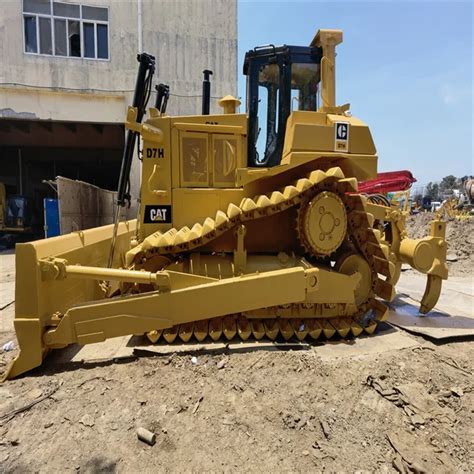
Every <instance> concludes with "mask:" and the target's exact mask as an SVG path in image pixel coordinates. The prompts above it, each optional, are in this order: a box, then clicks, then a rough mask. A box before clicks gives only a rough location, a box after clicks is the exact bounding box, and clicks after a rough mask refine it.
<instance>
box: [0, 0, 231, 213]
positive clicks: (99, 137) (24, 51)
mask: <svg viewBox="0 0 474 474" xmlns="http://www.w3.org/2000/svg"><path fill="white" fill-rule="evenodd" d="M0 38H1V41H0V182H3V183H5V185H6V191H7V195H9V194H23V195H27V196H30V197H32V198H34V199H35V202H36V203H40V202H41V198H42V197H44V196H46V195H47V194H48V192H50V190H49V188H48V187H47V186H46V185H44V184H42V180H49V179H54V178H55V176H56V175H63V176H66V177H69V178H73V179H81V180H84V181H87V182H90V183H93V184H96V185H98V186H101V187H104V188H107V189H115V188H116V184H117V180H118V174H119V169H120V159H121V153H122V146H123V142H124V128H123V121H124V117H125V112H126V108H127V106H128V105H129V104H130V103H131V101H132V95H133V89H134V86H135V78H136V72H137V66H138V63H137V61H136V54H137V53H138V52H141V51H145V52H148V53H149V54H153V55H155V56H156V58H157V70H156V74H155V79H154V83H159V82H164V83H167V84H169V86H170V90H171V97H170V102H169V106H168V113H170V114H173V115H181V114H183V115H188V114H199V113H200V109H201V90H202V87H201V81H202V71H203V69H206V68H207V69H211V70H212V71H213V72H214V75H213V76H212V79H213V83H212V96H213V97H215V98H218V97H221V96H223V95H225V94H234V95H236V94H237V0H176V1H170V0H120V1H118V0H84V4H83V3H81V0H62V1H58V2H56V1H53V0H2V2H1V8H0ZM153 102H154V96H153V95H152V97H151V99H150V104H152V103H153ZM218 110H219V107H218V105H217V99H215V100H213V101H212V107H211V113H212V112H218ZM131 181H132V194H133V195H134V196H135V197H136V196H137V194H138V187H139V162H138V160H135V162H134V167H133V172H132V180H131ZM37 212H39V210H38V209H37Z"/></svg>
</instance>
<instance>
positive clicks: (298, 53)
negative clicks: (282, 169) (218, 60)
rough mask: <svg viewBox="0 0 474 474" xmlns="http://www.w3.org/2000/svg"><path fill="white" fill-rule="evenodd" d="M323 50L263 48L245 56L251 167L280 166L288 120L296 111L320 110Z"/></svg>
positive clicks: (312, 48)
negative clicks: (319, 94)
mask: <svg viewBox="0 0 474 474" xmlns="http://www.w3.org/2000/svg"><path fill="white" fill-rule="evenodd" d="M322 55H323V54H322V48H320V47H317V46H315V47H307V46H286V45H284V46H273V45H268V46H260V47H257V48H255V49H253V50H251V51H248V52H247V53H246V54H245V61H244V74H245V75H246V76H247V113H248V117H249V131H248V166H250V167H271V166H276V165H278V164H280V161H281V157H282V151H283V144H284V139H285V129H286V121H287V119H288V117H289V115H290V113H291V112H292V111H293V110H306V111H316V110H317V109H318V108H319V105H320V104H319V103H318V102H319V97H318V90H319V83H320V62H321V58H322Z"/></svg>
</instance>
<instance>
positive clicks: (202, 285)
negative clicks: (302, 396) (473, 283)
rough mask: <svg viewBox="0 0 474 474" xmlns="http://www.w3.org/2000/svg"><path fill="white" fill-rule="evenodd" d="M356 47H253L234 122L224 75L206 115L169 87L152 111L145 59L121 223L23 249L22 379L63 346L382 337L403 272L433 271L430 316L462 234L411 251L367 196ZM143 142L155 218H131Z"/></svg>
mask: <svg viewBox="0 0 474 474" xmlns="http://www.w3.org/2000/svg"><path fill="white" fill-rule="evenodd" d="M341 42H342V31H339V30H320V31H318V33H317V34H316V36H315V37H314V39H313V40H312V42H311V44H310V45H309V46H304V47H300V46H279V47H276V46H273V45H269V46H263V47H257V48H255V49H254V50H251V51H249V52H248V53H247V54H246V56H245V63H244V74H245V75H246V76H247V105H246V113H237V112H236V109H237V107H238V105H239V101H238V100H237V99H235V98H234V97H231V96H226V97H224V98H222V99H221V100H220V102H219V103H220V105H221V106H222V107H223V113H222V114H218V115H209V102H210V95H209V90H210V82H209V75H210V71H205V74H206V79H205V81H204V84H203V114H202V115H197V116H179V117H171V116H168V115H167V114H166V106H167V103H168V97H169V88H168V87H167V86H166V85H163V84H160V85H159V86H157V96H156V103H155V106H154V107H150V108H149V109H148V110H147V108H146V107H147V101H148V98H149V97H150V94H151V87H152V86H151V84H152V77H153V73H154V69H155V60H154V57H153V56H150V55H147V54H140V55H139V56H138V62H139V69H138V76H137V83H136V90H135V96H134V101H133V106H131V107H129V109H128V113H127V116H126V121H125V126H126V128H127V129H128V132H127V137H126V143H125V148H124V153H123V160H122V167H121V173H120V180H119V184H118V198H117V203H118V206H117V214H116V219H115V224H112V225H110V226H104V227H99V228H94V229H89V230H84V231H79V232H73V233H71V234H69V235H64V236H60V237H55V238H51V239H47V240H40V241H36V242H31V243H25V244H19V245H17V249H16V271H17V277H16V278H17V280H16V308H15V311H16V313H15V321H14V324H15V330H16V334H17V338H18V342H19V346H20V353H19V356H18V357H17V358H16V359H15V360H14V361H13V363H12V365H11V367H10V368H9V370H8V372H7V374H6V377H9V378H12V377H16V376H18V375H19V374H22V373H24V372H26V371H28V370H30V369H32V368H34V367H37V366H39V365H40V364H41V363H42V361H43V359H44V357H45V356H46V354H47V353H48V351H50V350H51V349H59V348H64V347H65V346H67V345H69V344H80V345H84V344H90V343H97V342H100V341H104V340H106V339H108V338H113V337H118V336H124V335H132V334H134V335H143V334H146V335H147V336H148V338H149V339H150V340H151V341H152V342H159V343H164V344H170V343H173V342H174V341H183V342H186V341H190V340H191V339H192V338H194V339H195V340H197V341H204V340H207V341H211V340H212V341H217V340H231V339H233V338H236V339H237V338H239V339H241V340H247V339H248V338H252V339H256V340H259V339H261V338H263V337H266V338H268V339H270V340H280V341H283V340H289V339H291V338H294V339H297V340H303V339H305V338H306V339H318V338H320V337H324V338H331V337H335V338H338V337H339V338H346V337H355V336H358V335H360V334H361V333H363V332H365V333H369V334H370V333H373V332H374V331H375V329H376V327H377V324H378V322H379V321H381V320H383V319H384V318H385V317H386V314H387V304H386V302H390V301H391V300H392V299H393V298H394V297H395V284H396V283H397V280H398V278H399V275H400V269H401V265H402V263H408V264H410V265H411V266H412V267H414V268H415V269H416V270H418V271H420V272H422V273H425V274H426V275H427V285H426V291H425V294H424V297H423V300H422V303H421V309H420V311H421V312H422V313H426V312H428V311H429V310H430V309H431V308H433V306H434V305H435V304H436V302H437V300H438V297H439V294H440V290H441V281H442V279H446V278H447V266H446V247H447V244H446V241H445V224H444V223H443V222H442V221H441V220H434V221H433V222H432V223H431V229H430V233H429V235H428V236H427V237H425V238H422V239H418V240H412V239H410V238H408V236H407V234H406V231H405V214H404V213H403V211H401V210H400V209H399V208H398V207H396V206H390V205H382V204H380V203H378V204H377V203H374V202H373V201H371V197H370V195H363V194H360V193H358V191H357V186H358V181H361V180H368V179H372V178H375V177H376V175H377V154H376V149H375V146H374V143H373V140H372V137H371V134H370V131H369V128H368V126H367V125H366V124H365V123H364V122H362V121H361V120H359V119H358V118H355V117H353V116H352V115H351V114H350V113H349V105H348V104H346V105H342V106H338V105H336V97H335V96H336V94H335V58H336V52H335V49H336V45H338V44H339V43H341ZM145 114H147V117H146V120H144V117H145ZM140 137H141V139H140ZM137 140H140V141H139V143H142V148H141V159H142V179H141V183H142V184H141V193H140V208H139V212H138V218H137V219H136V220H133V221H121V219H120V209H121V208H123V206H125V205H126V203H127V201H128V200H129V199H130V196H129V175H130V168H131V163H132V156H133V152H134V149H135V147H136V145H137Z"/></svg>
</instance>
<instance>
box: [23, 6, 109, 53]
mask: <svg viewBox="0 0 474 474" xmlns="http://www.w3.org/2000/svg"><path fill="white" fill-rule="evenodd" d="M23 32H24V41H25V53H28V54H46V55H52V56H65V57H72V58H86V59H109V10H108V8H106V7H90V6H85V5H79V4H73V3H61V2H54V1H52V0H23Z"/></svg>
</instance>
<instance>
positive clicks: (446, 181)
mask: <svg viewBox="0 0 474 474" xmlns="http://www.w3.org/2000/svg"><path fill="white" fill-rule="evenodd" d="M455 189H459V183H458V179H457V178H456V176H453V175H452V174H450V175H449V176H445V177H444V178H443V179H442V180H441V183H440V184H439V190H440V191H441V193H442V194H453V190H455Z"/></svg>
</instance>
